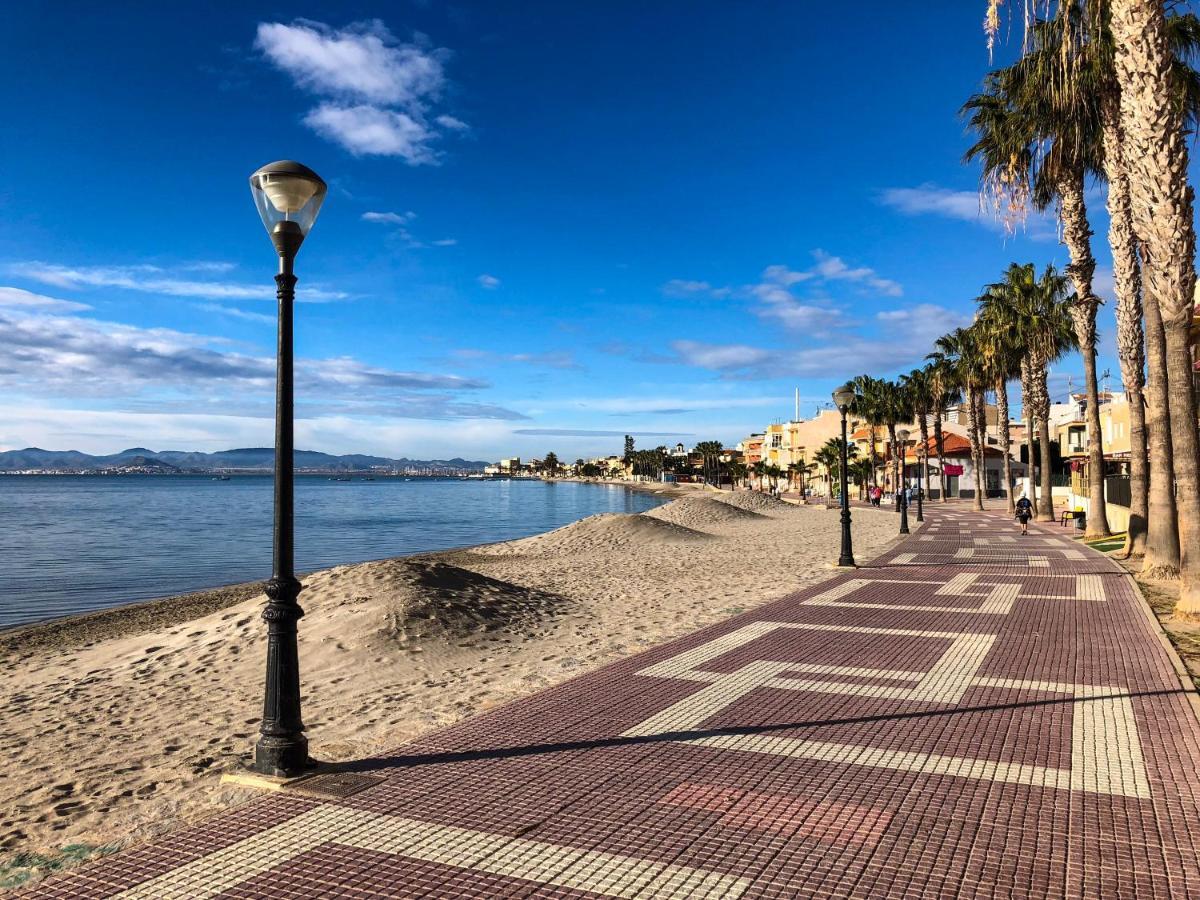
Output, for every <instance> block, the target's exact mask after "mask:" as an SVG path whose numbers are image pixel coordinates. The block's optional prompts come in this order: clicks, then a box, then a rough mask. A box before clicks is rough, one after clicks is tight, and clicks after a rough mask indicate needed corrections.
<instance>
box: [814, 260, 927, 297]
mask: <svg viewBox="0 0 1200 900" xmlns="http://www.w3.org/2000/svg"><path fill="white" fill-rule="evenodd" d="M813 256H815V257H816V259H817V264H816V266H814V267H813V270H812V274H813V275H815V276H816V277H818V278H822V279H824V280H826V281H854V282H859V283H861V284H865V285H866V286H867V287H869V288H871V289H872V290H875V291H878V292H879V293H881V294H884V295H886V296H888V297H899V296H900V295H901V294H903V293H904V289H903V288H902V287H901V286H900V284H899V282H896V281H892V280H891V279H890V278H880V277H879V275H877V274H876V272H875V270H874V269H869V268H867V267H866V266H859V267H857V268H851V267H850V266H848V265H847V264H846V262H845V261H844V260H843V259H842V258H841V257H840V256H830V255H829V254H828V253H826V252H825V251H824V250H814V251H813Z"/></svg>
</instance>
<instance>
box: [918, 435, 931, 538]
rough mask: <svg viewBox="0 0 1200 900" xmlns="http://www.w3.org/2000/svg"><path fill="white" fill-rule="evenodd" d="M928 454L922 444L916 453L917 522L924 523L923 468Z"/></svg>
mask: <svg viewBox="0 0 1200 900" xmlns="http://www.w3.org/2000/svg"><path fill="white" fill-rule="evenodd" d="M928 452H929V450H928V448H927V447H926V446H925V445H924V444H922V445H921V449H920V451H918V453H917V521H918V522H924V521H925V503H924V496H923V495H924V494H925V466H926V462H927V456H926V454H927V453H928Z"/></svg>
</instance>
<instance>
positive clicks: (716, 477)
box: [693, 441, 723, 487]
mask: <svg viewBox="0 0 1200 900" xmlns="http://www.w3.org/2000/svg"><path fill="white" fill-rule="evenodd" d="M693 449H694V452H696V453H699V454H700V459H701V464H702V465H703V467H704V481H705V483H707V484H713V483H716V484H717V486H718V487H720V478H721V470H720V455H721V451H722V449H723V448H722V446H721V442H720V441H701V442H700V443H698V444H697V445H696V446H695V448H693Z"/></svg>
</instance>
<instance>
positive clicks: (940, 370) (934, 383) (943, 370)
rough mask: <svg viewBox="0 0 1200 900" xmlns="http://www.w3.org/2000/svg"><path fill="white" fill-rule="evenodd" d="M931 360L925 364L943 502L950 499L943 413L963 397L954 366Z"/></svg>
mask: <svg viewBox="0 0 1200 900" xmlns="http://www.w3.org/2000/svg"><path fill="white" fill-rule="evenodd" d="M927 359H929V360H930V361H929V362H927V363H926V364H925V371H926V372H928V373H929V391H930V394H931V401H930V408H931V409H932V410H933V446H934V451H935V452H936V453H937V460H938V486H939V488H940V490H939V491H938V497H939V498H940V500H941V502H942V503H945V502H946V500H947V499H948V498H947V497H946V489H947V487H948V485H947V483H946V459H945V455H946V442H945V438H944V436H943V434H942V414H943V413H945V411H946V407H948V406H950V405H952V404H954V403H956V402H958V401H959V400H960V399H961V393H960V390H959V387H958V382H957V381H956V380H955V377H954V369H953V366H950V365H948V364H947V363H945V362H943V361H941V360H939V359H937V358H936V354H935V355H934V357H927Z"/></svg>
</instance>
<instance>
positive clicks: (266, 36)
mask: <svg viewBox="0 0 1200 900" xmlns="http://www.w3.org/2000/svg"><path fill="white" fill-rule="evenodd" d="M255 46H256V47H257V48H258V49H259V50H261V51H262V53H263V55H264V56H266V57H267V59H269V60H270V61H271V62H272V63H274V64H275V65H276V66H277V67H278V68H279V69H281V70H283V71H284V72H286V73H288V74H289V75H291V77H292V79H293V80H294V81H295V82H296V85H297V86H298V87H301V88H304V89H305V90H308V91H311V92H312V93H314V94H323V95H331V96H347V97H352V98H355V99H358V100H365V101H369V102H372V103H380V104H385V105H389V106H391V105H396V106H408V105H412V104H417V103H421V102H423V101H424V100H426V99H428V98H433V97H436V95H437V94H438V92H439V91H440V90H441V88H442V85H443V83H444V81H445V76H444V73H443V71H442V58H443V56H444V55H445V54H444V51H438V50H435V51H432V52H430V51H426V50H424V49H422V48H420V47H417V46H415V45H413V44H400V43H397V42H396V39H395V38H394V37H392V35H391V33H390V32H389V31H388V30H387V28H386V27H384V25H383V23H382V22H379V21H377V20H376V21H371V22H362V23H358V24H354V25H350V26H348V27H346V28H342V29H333V28H330V27H329V26H327V25H323V24H322V23H320V22H309V21H304V20H297V21H296V22H294V23H292V24H291V25H284V24H282V23H280V22H263V23H261V24H260V25H259V26H258V37H257V39H256V41H255Z"/></svg>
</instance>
